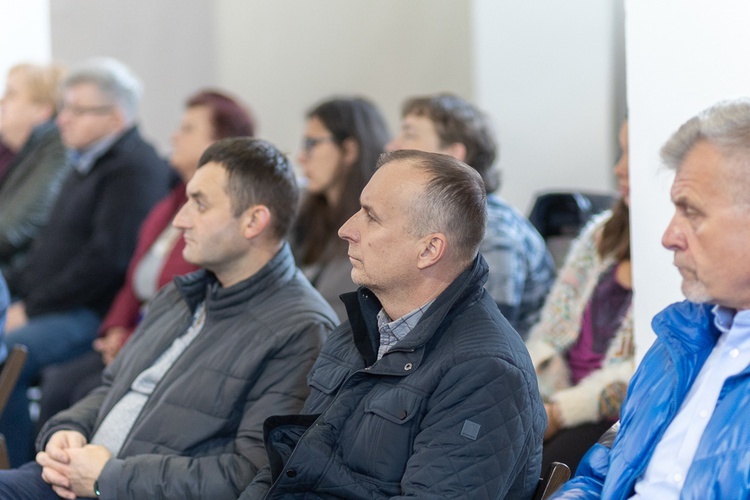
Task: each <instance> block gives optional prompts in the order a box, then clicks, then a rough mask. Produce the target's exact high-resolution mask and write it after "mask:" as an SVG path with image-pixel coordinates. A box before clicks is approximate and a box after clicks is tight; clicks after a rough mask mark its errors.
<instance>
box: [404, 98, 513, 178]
mask: <svg viewBox="0 0 750 500" xmlns="http://www.w3.org/2000/svg"><path fill="white" fill-rule="evenodd" d="M407 115H416V116H425V117H427V118H429V119H430V121H432V123H433V124H434V125H435V131H436V132H437V134H438V138H439V139H440V146H441V147H447V146H449V145H451V144H453V143H456V142H458V143H460V144H463V145H464V146H465V147H466V158H465V162H466V163H467V164H468V165H469V166H471V167H472V168H474V169H475V170H476V171H477V172H479V175H481V176H482V180H483V181H484V185H485V188H486V189H487V192H488V193H493V192H495V191H497V190H498V189H499V188H500V173H499V172H498V170H497V169H496V168H495V167H494V163H495V159H496V157H497V154H498V144H497V141H496V140H495V133H494V131H493V130H492V124H491V123H490V120H489V117H487V115H485V114H484V113H482V112H481V111H480V110H479V109H477V108H476V107H475V106H473V105H472V104H471V103H469V102H468V101H466V100H464V99H462V98H460V97H458V96H457V95H454V94H448V93H442V94H435V95H430V96H420V97H413V98H411V99H408V100H407V101H406V102H405V103H404V106H403V108H402V110H401V116H402V117H406V116H407Z"/></svg>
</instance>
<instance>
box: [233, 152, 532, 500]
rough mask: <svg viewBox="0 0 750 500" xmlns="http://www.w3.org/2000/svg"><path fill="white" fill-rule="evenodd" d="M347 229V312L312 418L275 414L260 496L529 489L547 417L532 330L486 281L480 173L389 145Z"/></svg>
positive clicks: (317, 373)
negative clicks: (518, 326) (515, 320)
mask: <svg viewBox="0 0 750 500" xmlns="http://www.w3.org/2000/svg"><path fill="white" fill-rule="evenodd" d="M361 206H362V209H361V210H360V211H359V212H357V213H356V214H355V215H354V216H352V218H351V219H349V221H348V222H346V223H345V224H344V226H342V228H341V229H340V230H339V235H340V236H341V237H342V238H343V239H345V240H346V241H347V242H348V243H349V258H350V260H351V262H352V266H353V270H352V278H353V280H354V281H355V282H356V283H358V284H359V285H361V287H360V289H359V290H358V291H357V292H356V293H351V294H346V295H343V296H342V300H343V301H344V303H345V304H346V308H347V313H348V316H349V322H346V323H344V324H342V325H341V326H339V327H338V328H337V329H336V330H335V331H334V332H333V333H332V334H331V336H330V337H329V339H328V340H327V342H326V345H325V346H324V348H323V351H322V353H321V355H320V357H319V358H318V361H317V362H316V363H315V366H314V367H313V369H312V372H311V373H310V376H309V377H308V380H309V383H310V386H311V389H312V392H311V395H310V397H309V398H308V399H307V402H306V404H305V408H304V409H303V414H302V415H299V416H293V415H290V416H276V417H271V418H269V419H268V420H266V423H265V429H264V432H265V435H266V448H267V449H268V452H269V462H270V467H269V468H267V469H265V470H264V471H262V472H261V473H260V474H259V475H258V476H257V477H256V479H255V481H254V482H253V483H252V484H251V485H250V487H249V488H248V489H247V490H246V491H245V493H244V494H243V496H242V497H241V498H242V499H243V500H244V499H251V498H263V497H265V498H318V497H321V498H347V499H353V498H391V497H392V498H401V497H420V498H467V499H468V498H471V499H481V498H490V499H495V498H528V497H530V495H531V494H532V493H533V491H534V489H535V487H536V485H537V481H538V478H539V472H540V467H541V465H540V464H541V462H540V461H541V448H542V435H543V432H544V429H545V426H546V418H545V412H544V408H543V405H542V401H541V399H540V397H539V393H538V389H537V385H536V377H535V374H534V369H533V367H532V365H531V361H530V359H529V355H528V353H527V352H526V349H525V347H524V345H523V342H522V341H521V338H520V337H519V335H518V334H517V333H516V332H515V331H514V330H513V328H512V327H511V326H510V325H509V323H508V322H507V321H506V320H505V318H504V317H503V316H502V314H501V313H500V311H499V310H498V308H497V306H496V305H495V302H494V301H493V300H492V297H490V296H489V294H488V293H487V292H486V291H485V290H484V288H483V284H484V282H485V280H486V278H487V270H488V269H487V264H486V263H485V261H484V259H483V258H482V257H481V256H479V255H478V254H477V248H478V246H479V243H480V242H481V240H482V235H483V231H484V223H485V217H486V208H485V190H484V186H483V183H482V180H481V178H480V177H479V174H477V173H476V172H475V171H474V170H472V169H471V168H469V167H468V166H466V165H465V164H463V163H461V162H460V161H458V160H456V159H454V158H451V157H449V156H447V155H440V154H434V153H423V152H417V151H410V150H404V151H397V152H393V153H387V154H385V155H384V156H383V157H381V159H380V161H379V169H378V171H377V172H376V173H375V175H374V176H373V178H372V180H371V181H370V182H369V184H368V185H367V186H366V187H365V189H364V191H363V192H362V196H361Z"/></svg>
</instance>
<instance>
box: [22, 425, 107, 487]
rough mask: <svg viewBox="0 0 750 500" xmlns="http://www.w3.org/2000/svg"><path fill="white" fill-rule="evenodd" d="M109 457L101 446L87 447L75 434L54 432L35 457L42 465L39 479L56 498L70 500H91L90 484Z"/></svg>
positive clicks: (78, 433) (84, 439)
mask: <svg viewBox="0 0 750 500" xmlns="http://www.w3.org/2000/svg"><path fill="white" fill-rule="evenodd" d="M111 457H112V454H111V453H110V452H109V451H108V450H107V449H106V448H105V447H103V446H99V445H92V444H87V440H86V437H85V436H84V435H83V434H81V433H80V432H77V431H57V432H55V433H54V434H53V435H52V437H51V438H50V439H49V441H48V442H47V446H46V447H45V448H44V451H40V452H39V453H37V455H36V461H37V463H38V464H39V465H41V466H42V479H44V481H45V482H46V483H49V485H50V486H52V489H53V490H54V492H55V493H57V494H58V495H59V496H60V497H62V498H66V499H70V500H73V499H75V498H78V497H93V496H95V493H94V481H96V480H97V478H98V477H99V475H100V474H101V472H102V469H103V468H104V465H105V464H106V463H107V460H109V459H110V458H111Z"/></svg>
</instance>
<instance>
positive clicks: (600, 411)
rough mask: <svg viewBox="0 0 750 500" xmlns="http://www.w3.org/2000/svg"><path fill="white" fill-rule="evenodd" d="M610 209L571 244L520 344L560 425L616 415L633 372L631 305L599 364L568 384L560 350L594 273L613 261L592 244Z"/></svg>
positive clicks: (570, 338) (574, 335) (573, 335)
mask: <svg viewBox="0 0 750 500" xmlns="http://www.w3.org/2000/svg"><path fill="white" fill-rule="evenodd" d="M610 216H611V212H605V213H603V214H601V215H599V216H597V217H595V218H594V219H593V220H592V221H591V222H590V223H589V224H588V225H587V226H586V227H585V228H584V230H583V231H582V233H581V235H580V236H579V237H578V239H577V240H576V241H575V242H574V243H573V244H572V245H571V250H570V252H569V253H568V257H567V259H566V262H565V265H564V266H563V269H562V271H561V272H560V275H559V276H558V278H557V281H556V282H555V284H554V286H553V287H552V291H551V292H550V294H549V296H548V297H547V301H546V302H545V304H544V308H543V309H542V313H541V318H540V320H539V323H537V324H536V325H535V326H534V327H533V328H532V329H531V331H530V333H529V338H528V340H527V341H526V345H527V347H528V349H529V353H530V354H531V359H532V361H533V362H534V367H535V368H536V370H537V374H538V377H539V390H540V391H541V393H542V397H543V398H544V399H545V401H554V402H555V403H557V405H558V408H559V410H560V411H559V416H560V419H561V421H562V423H563V425H564V426H565V427H573V426H575V425H579V424H583V423H589V422H597V421H600V420H604V419H617V418H618V415H619V410H620V404H621V403H622V400H623V399H624V397H625V392H626V390H627V383H628V381H629V380H630V377H631V376H632V375H633V370H634V361H633V315H632V304H631V306H630V307H628V310H627V313H626V314H625V317H624V319H623V321H622V324H621V325H620V328H619V329H618V330H617V332H616V333H615V336H614V337H613V338H612V340H611V342H610V345H609V348H608V349H607V352H606V355H605V358H604V360H603V361H602V366H601V368H600V369H598V370H595V371H593V372H592V373H590V374H589V375H588V376H587V377H585V378H584V379H582V380H581V381H580V382H579V383H578V384H577V385H576V386H573V387H571V386H570V373H569V370H568V367H567V364H566V362H565V353H566V351H567V350H568V349H569V348H570V347H571V346H572V345H573V344H574V343H575V342H576V340H577V339H578V336H579V335H580V332H581V319H582V316H583V311H584V309H585V308H586V304H587V303H588V301H589V299H590V297H591V294H592V293H593V291H594V288H595V287H596V284H597V282H598V281H599V276H600V275H601V274H602V273H603V272H604V271H606V270H607V269H608V268H610V267H611V266H612V265H613V264H614V263H615V261H614V259H612V258H605V259H604V260H602V259H601V258H600V257H599V254H598V252H597V249H596V246H597V242H598V240H599V238H600V237H601V231H602V226H603V225H604V223H605V222H607V220H609V218H610Z"/></svg>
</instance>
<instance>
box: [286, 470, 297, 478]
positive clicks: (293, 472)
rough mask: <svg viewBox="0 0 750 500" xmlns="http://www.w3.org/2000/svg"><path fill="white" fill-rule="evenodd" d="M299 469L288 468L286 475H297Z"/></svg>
mask: <svg viewBox="0 0 750 500" xmlns="http://www.w3.org/2000/svg"><path fill="white" fill-rule="evenodd" d="M296 476H297V471H296V470H294V469H287V471H286V477H296Z"/></svg>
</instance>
